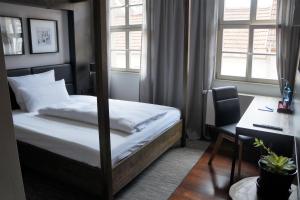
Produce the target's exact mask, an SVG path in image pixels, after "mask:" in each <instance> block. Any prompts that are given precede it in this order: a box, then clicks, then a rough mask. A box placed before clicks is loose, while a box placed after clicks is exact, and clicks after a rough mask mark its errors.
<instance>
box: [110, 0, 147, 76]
mask: <svg viewBox="0 0 300 200" xmlns="http://www.w3.org/2000/svg"><path fill="white" fill-rule="evenodd" d="M109 21H110V35H109V38H110V64H111V68H112V69H115V70H124V71H133V72H139V70H140V68H141V46H142V21H143V5H142V0H110V20H109Z"/></svg>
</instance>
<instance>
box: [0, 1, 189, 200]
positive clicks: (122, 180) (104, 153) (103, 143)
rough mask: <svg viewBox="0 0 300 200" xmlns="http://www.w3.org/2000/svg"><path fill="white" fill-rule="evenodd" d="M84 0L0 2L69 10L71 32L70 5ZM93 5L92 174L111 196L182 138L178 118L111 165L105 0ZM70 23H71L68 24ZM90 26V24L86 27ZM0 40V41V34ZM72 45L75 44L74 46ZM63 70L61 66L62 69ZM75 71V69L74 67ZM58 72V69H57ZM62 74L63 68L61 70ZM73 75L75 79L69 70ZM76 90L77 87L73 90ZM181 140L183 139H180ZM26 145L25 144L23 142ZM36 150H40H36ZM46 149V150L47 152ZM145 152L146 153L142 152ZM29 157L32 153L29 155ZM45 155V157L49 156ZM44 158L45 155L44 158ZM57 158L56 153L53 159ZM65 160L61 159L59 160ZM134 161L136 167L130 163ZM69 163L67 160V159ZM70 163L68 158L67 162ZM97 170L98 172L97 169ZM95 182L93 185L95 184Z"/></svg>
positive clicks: (72, 53) (73, 60) (105, 194)
mask: <svg viewBox="0 0 300 200" xmlns="http://www.w3.org/2000/svg"><path fill="white" fill-rule="evenodd" d="M86 1H88V0H43V1H36V0H0V2H8V3H14V4H19V5H29V6H35V7H42V8H53V9H62V10H67V11H71V13H69V14H68V17H69V30H70V28H71V30H70V31H69V32H71V31H73V32H75V31H76V29H75V26H76V25H75V22H74V18H73V19H72V17H74V13H72V12H74V11H75V10H74V7H73V4H74V3H77V2H86ZM89 1H90V2H91V4H92V7H93V22H94V24H93V31H94V51H95V72H96V93H97V97H98V98H97V99H98V100H97V103H98V116H99V118H98V121H99V123H98V124H99V133H101V134H99V140H100V155H99V156H100V164H101V170H97V171H93V173H94V174H93V175H94V176H97V177H101V184H100V185H101V187H102V188H101V189H100V191H101V192H102V193H101V197H102V198H103V199H105V200H112V199H113V195H114V194H115V193H116V192H117V191H119V190H120V189H121V188H122V187H124V186H125V185H126V184H127V183H129V182H130V181H131V180H132V179H133V178H134V177H136V176H137V175H138V174H139V173H140V172H141V171H143V170H144V169H145V168H146V167H147V166H149V165H150V164H151V163H152V162H153V161H154V160H155V159H157V158H158V157H159V156H160V155H161V154H162V153H163V152H165V151H166V150H167V149H169V148H170V147H171V146H173V145H174V144H175V143H176V142H177V141H178V140H180V138H184V134H183V133H182V129H183V128H182V125H183V123H182V121H180V122H179V123H177V124H176V125H175V126H173V127H171V128H169V129H168V130H166V131H165V134H164V135H162V136H160V137H159V138H158V139H157V140H156V141H153V142H151V143H150V144H148V145H146V146H145V147H143V148H142V149H141V151H139V152H135V153H134V155H132V156H130V157H129V158H128V159H126V160H123V161H122V162H120V163H119V164H118V165H117V166H116V167H114V168H112V163H111V146H110V124H109V104H108V99H109V95H108V94H109V93H108V67H107V34H106V33H107V24H106V6H107V5H106V1H105V0H89ZM70 25H71V26H70ZM89 28H91V27H89ZM69 38H70V40H71V41H72V40H74V38H75V36H74V34H73V35H70V37H69ZM0 41H2V38H1V35H0ZM72 47H75V44H74V41H73V42H70V59H71V63H70V66H73V67H74V66H75V65H76V51H75V50H71V49H72ZM74 49H75V48H74ZM1 59H2V60H3V62H4V55H3V54H2V55H0V60H1ZM70 66H69V65H63V66H43V67H35V68H27V69H23V70H25V71H26V72H28V73H38V72H41V71H43V70H45V69H49V68H54V69H56V70H57V69H59V70H61V69H66V70H67V75H68V76H70V70H69V69H70ZM63 71H64V70H63ZM75 71H76V70H75ZM19 72H20V71H18V70H8V75H9V74H14V73H19ZM58 73H59V72H58ZM63 75H64V76H65V75H66V74H65V71H64V72H63ZM73 78H74V79H76V77H75V76H74V72H73ZM74 89H75V90H76V83H75V82H73V90H74ZM77 91H78V90H77ZM182 142H183V143H184V140H182ZM25 146H26V145H25ZM30 149H31V151H27V150H28V149H27V150H26V151H27V153H28V154H27V155H30V154H33V153H34V151H32V148H30ZM39 153H40V152H39ZM47 153H48V152H46V154H47ZM145 154H147V155H148V156H144V155H145ZM31 157H32V156H31ZM50 157H51V156H50ZM50 157H49V158H50ZM46 159H48V158H46ZM55 160H57V157H55V158H54V159H53V161H55ZM50 161H51V160H50ZM63 162H65V161H63ZM136 162H138V166H137V167H134V168H133V167H132V166H133V165H134V164H135V163H136ZM69 164H70V163H69ZM71 164H72V162H71ZM99 171H100V173H99ZM116 177H117V178H118V182H116V181H114V182H113V180H114V178H116ZM98 186H99V185H98V184H95V187H98Z"/></svg>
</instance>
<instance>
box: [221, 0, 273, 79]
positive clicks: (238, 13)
mask: <svg viewBox="0 0 300 200" xmlns="http://www.w3.org/2000/svg"><path fill="white" fill-rule="evenodd" d="M220 6H221V8H220V20H219V21H220V24H219V34H218V61H217V78H218V79H228V80H238V81H248V82H261V83H272V84H276V83H278V81H277V79H278V77H277V70H276V8H277V0H223V1H221V5H220Z"/></svg>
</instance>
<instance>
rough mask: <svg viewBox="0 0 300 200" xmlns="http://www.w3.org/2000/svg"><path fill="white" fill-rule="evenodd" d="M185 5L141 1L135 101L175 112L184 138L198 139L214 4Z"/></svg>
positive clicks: (204, 0) (209, 73)
mask: <svg viewBox="0 0 300 200" xmlns="http://www.w3.org/2000/svg"><path fill="white" fill-rule="evenodd" d="M187 1H188V0H163V1H157V0H145V12H144V13H146V15H145V17H144V19H145V23H144V33H143V34H144V35H143V53H142V55H143V59H142V65H141V66H142V68H141V82H140V101H142V102H148V103H155V104H162V105H168V106H173V107H177V108H180V109H181V111H182V113H183V117H184V118H185V122H186V123H185V124H186V130H187V133H188V135H189V137H190V138H199V137H200V136H201V134H202V133H203V130H204V129H203V127H204V126H203V124H204V116H205V106H206V104H205V102H206V101H205V100H206V95H205V92H206V91H207V90H208V89H210V87H211V82H212V79H213V69H214V65H215V60H216V59H215V56H216V55H215V53H216V38H217V27H218V26H217V22H218V16H217V13H218V12H217V7H218V0H190V1H189V3H190V5H189V10H188V9H186V5H187V3H188V2H187ZM186 27H189V31H185V28H186Z"/></svg>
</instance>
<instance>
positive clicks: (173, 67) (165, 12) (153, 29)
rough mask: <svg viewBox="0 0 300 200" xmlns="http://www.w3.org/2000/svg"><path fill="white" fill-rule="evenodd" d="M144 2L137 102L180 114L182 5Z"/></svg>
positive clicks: (176, 0)
mask: <svg viewBox="0 0 300 200" xmlns="http://www.w3.org/2000/svg"><path fill="white" fill-rule="evenodd" d="M186 1H187V0H163V1H160V0H159V1H158V0H145V1H144V5H145V9H146V10H145V12H144V13H146V15H145V17H144V19H145V26H144V29H145V30H144V32H143V34H144V35H143V38H144V40H143V45H142V46H143V53H142V56H143V59H142V67H141V82H140V101H142V102H148V103H155V104H161V105H167V106H173V107H177V108H180V109H181V110H184V107H185V105H184V102H185V100H184V97H185V93H184V92H185V74H186V73H185V69H186V66H185V56H184V55H185V38H186V36H185V31H184V28H185V16H187V15H186V13H185V11H186V9H185V3H186Z"/></svg>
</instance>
